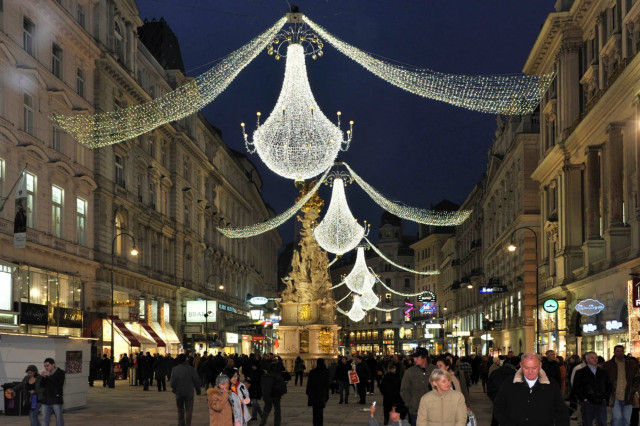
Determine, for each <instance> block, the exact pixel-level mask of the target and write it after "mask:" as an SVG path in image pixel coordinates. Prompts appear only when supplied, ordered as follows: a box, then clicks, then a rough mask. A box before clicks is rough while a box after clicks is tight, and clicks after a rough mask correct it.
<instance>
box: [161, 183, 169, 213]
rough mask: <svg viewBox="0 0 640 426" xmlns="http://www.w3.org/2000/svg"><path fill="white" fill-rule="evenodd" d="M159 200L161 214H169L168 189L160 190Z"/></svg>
mask: <svg viewBox="0 0 640 426" xmlns="http://www.w3.org/2000/svg"><path fill="white" fill-rule="evenodd" d="M160 193H161V198H162V199H161V200H160V202H161V203H162V205H161V208H162V214H163V215H165V216H168V215H169V191H167V190H166V189H163V190H162V191H161V192H160Z"/></svg>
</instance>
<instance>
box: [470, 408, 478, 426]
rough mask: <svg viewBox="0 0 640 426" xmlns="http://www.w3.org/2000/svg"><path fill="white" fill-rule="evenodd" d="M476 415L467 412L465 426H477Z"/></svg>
mask: <svg viewBox="0 0 640 426" xmlns="http://www.w3.org/2000/svg"><path fill="white" fill-rule="evenodd" d="M477 424H478V423H477V422H476V415H475V414H473V411H471V410H469V411H467V426H477Z"/></svg>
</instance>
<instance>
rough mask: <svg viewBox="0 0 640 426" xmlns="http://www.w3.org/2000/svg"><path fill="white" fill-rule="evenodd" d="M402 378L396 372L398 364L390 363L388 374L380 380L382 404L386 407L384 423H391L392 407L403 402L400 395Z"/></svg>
mask: <svg viewBox="0 0 640 426" xmlns="http://www.w3.org/2000/svg"><path fill="white" fill-rule="evenodd" d="M401 383H402V379H401V378H400V376H398V374H397V373H396V366H395V365H389V368H388V369H387V374H385V375H384V377H383V378H382V381H381V382H380V386H379V388H380V392H381V393H382V398H383V399H382V405H383V407H384V424H385V425H386V424H388V423H389V412H391V408H392V407H393V406H394V405H397V404H403V405H404V402H403V401H402V397H401V396H400V384H401Z"/></svg>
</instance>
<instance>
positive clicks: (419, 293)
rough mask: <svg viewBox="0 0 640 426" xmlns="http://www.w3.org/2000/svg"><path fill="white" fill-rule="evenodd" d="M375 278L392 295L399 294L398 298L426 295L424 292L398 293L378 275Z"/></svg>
mask: <svg viewBox="0 0 640 426" xmlns="http://www.w3.org/2000/svg"><path fill="white" fill-rule="evenodd" d="M371 273H373V270H372V271H371ZM374 276H375V277H376V281H377V282H379V283H380V284H382V287H384V288H386V289H387V290H389V291H390V292H391V293H395V294H397V295H398V296H404V297H415V296H420V295H421V294H422V293H424V292H423V291H420V292H418V293H401V292H399V291H396V290H394V289H392V288H391V287H389V286H387V285H386V284H385V283H384V282H383V281H382V280H381V279H380V278H378V276H377V275H375V274H374Z"/></svg>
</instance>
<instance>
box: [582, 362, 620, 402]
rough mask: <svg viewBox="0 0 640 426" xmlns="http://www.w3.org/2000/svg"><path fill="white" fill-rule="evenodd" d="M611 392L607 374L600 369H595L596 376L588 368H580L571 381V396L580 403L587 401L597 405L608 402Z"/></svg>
mask: <svg viewBox="0 0 640 426" xmlns="http://www.w3.org/2000/svg"><path fill="white" fill-rule="evenodd" d="M612 390H613V389H612V387H611V380H609V374H607V372H606V371H604V370H603V369H602V368H596V374H593V373H592V372H591V369H590V368H589V367H585V368H581V369H580V370H578V371H577V372H576V376H575V378H574V380H573V396H574V397H575V399H576V401H578V402H580V403H582V402H584V401H588V402H590V403H592V404H596V405H599V404H602V403H603V402H609V398H610V397H611V391H612Z"/></svg>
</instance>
